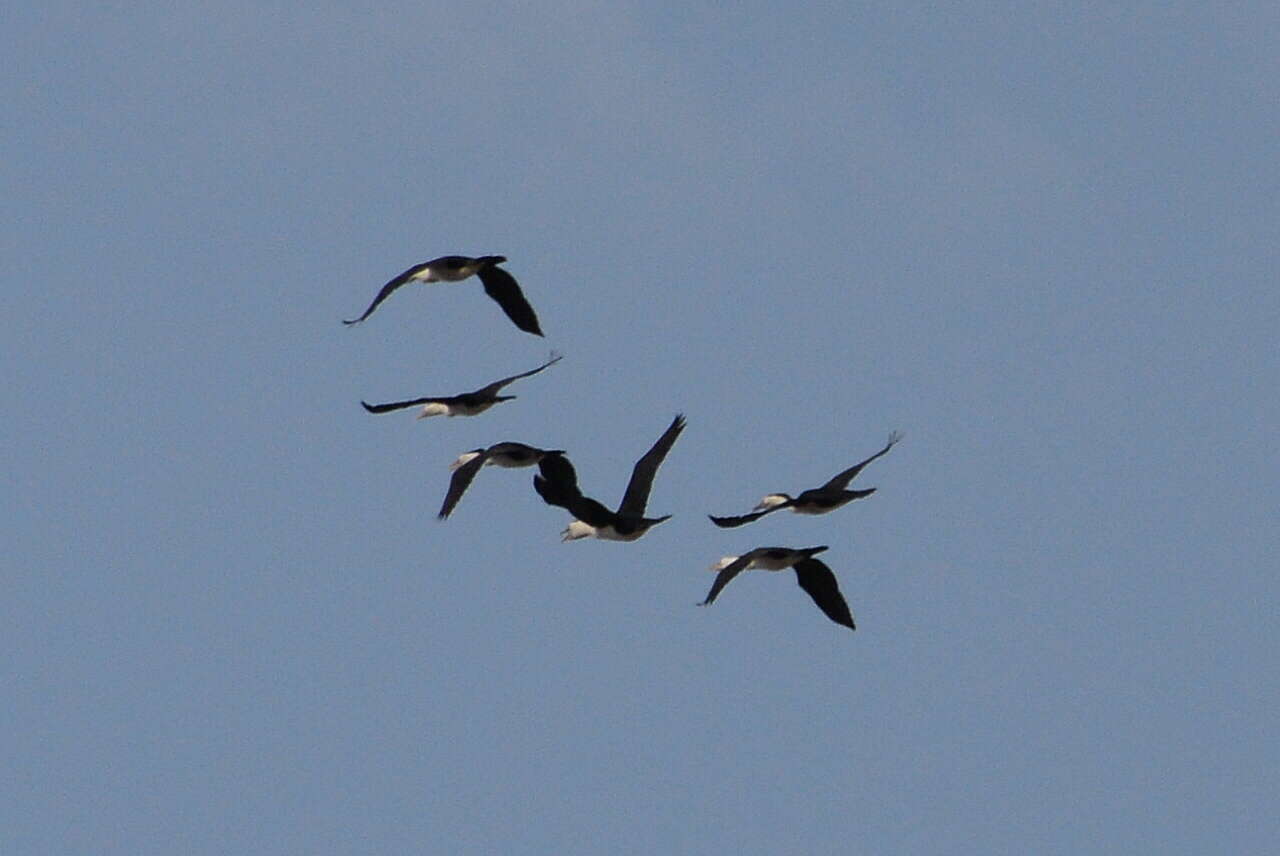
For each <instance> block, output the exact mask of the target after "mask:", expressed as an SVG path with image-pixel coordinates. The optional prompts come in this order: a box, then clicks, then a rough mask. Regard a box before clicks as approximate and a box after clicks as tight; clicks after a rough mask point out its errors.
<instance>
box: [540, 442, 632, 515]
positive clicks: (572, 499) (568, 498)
mask: <svg viewBox="0 0 1280 856" xmlns="http://www.w3.org/2000/svg"><path fill="white" fill-rule="evenodd" d="M533 489H534V490H536V491H537V492H538V496H540V497H542V500H543V502H545V503H547V504H548V505H555V506H558V507H560V508H563V509H564V510H565V511H567V512H569V513H570V514H572V515H573V516H574V517H576V518H577V519H578V520H581V521H582V522H583V523H589V524H590V525H592V526H607V525H609V524H610V523H612V522H613V521H614V513H613V512H612V511H610V510H609V509H607V508H605V507H604V505H602V504H601V503H599V502H597V501H596V500H594V499H591V498H590V497H587V496H583V495H582V491H580V490H579V489H578V474H577V472H576V471H575V470H574V468H573V464H571V463H570V462H569V459H568V458H566V457H565V456H564V455H563V454H560V453H554V454H550V455H546V456H544V457H543V459H542V460H541V461H539V462H538V475H536V476H534V477H533Z"/></svg>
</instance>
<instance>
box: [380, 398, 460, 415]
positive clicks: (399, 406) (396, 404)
mask: <svg viewBox="0 0 1280 856" xmlns="http://www.w3.org/2000/svg"><path fill="white" fill-rule="evenodd" d="M456 400H457V398H456V396H449V397H446V398H415V399H413V400H412V401H392V402H388V403H387V404H370V403H369V402H367V401H362V402H360V403H361V404H362V405H364V409H365V410H367V411H369V412H370V413H386V412H388V411H391V410H404V409H405V408H406V407H413V406H414V405H415V404H430V403H431V402H433V401H438V402H440V403H441V404H449V403H451V402H454V401H456Z"/></svg>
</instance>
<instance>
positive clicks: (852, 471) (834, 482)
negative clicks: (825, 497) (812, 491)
mask: <svg viewBox="0 0 1280 856" xmlns="http://www.w3.org/2000/svg"><path fill="white" fill-rule="evenodd" d="M901 439H902V433H901V432H899V431H894V432H893V433H892V434H890V435H889V442H888V443H885V444H884V448H883V449H881V450H880V451H878V452H876V453H875V454H874V455H872V456H871V457H869V458H867V459H866V460H865V461H861V462H859V463H856V464H854V465H853V466H851V467H849V469H847V470H845V471H844V472H841V473H837V474H836V475H835V476H833V477H832V479H831V481H829V482H827V483H826V484H824V485H823V486H822V487H823V489H824V490H844V489H845V487H846V486H847V485H848V484H849V482H851V481H853V477H854V476H856V475H857V474H858V473H860V472H862V468H863V467H865V466H866V465H867V464H869V463H871V462H872V461H874V460H875V459H876V458H878V457H880V456H881V455H885V454H888V452H889V450H890V449H892V448H893V447H894V446H895V445H896V444H897V442H898V441H899V440H901Z"/></svg>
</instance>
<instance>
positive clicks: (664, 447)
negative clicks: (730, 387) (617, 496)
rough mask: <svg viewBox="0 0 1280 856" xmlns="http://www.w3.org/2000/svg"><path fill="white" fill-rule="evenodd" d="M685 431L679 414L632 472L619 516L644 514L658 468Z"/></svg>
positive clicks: (682, 416)
mask: <svg viewBox="0 0 1280 856" xmlns="http://www.w3.org/2000/svg"><path fill="white" fill-rule="evenodd" d="M683 430H684V415H683V414H681V413H677V414H676V418H675V419H673V420H671V424H670V425H669V426H667V430H666V431H663V432H662V436H661V437H659V438H658V442H656V443H654V444H653V448H651V449H650V450H649V451H647V452H645V453H644V457H643V458H641V459H640V460H638V461H636V465H635V468H634V469H633V470H632V471H631V481H629V482H627V492H626V493H624V494H623V495H622V504H621V505H619V506H618V513H619V514H634V515H642V514H644V507H645V506H646V505H648V504H649V489H650V488H651V487H653V477H654V476H656V475H657V474H658V467H660V466H662V461H663V460H664V459H665V458H666V457H667V452H670V451H671V447H672V446H673V445H674V444H675V442H676V438H677V437H679V436H680V432H681V431H683ZM587 522H588V523H590V522H591V521H587Z"/></svg>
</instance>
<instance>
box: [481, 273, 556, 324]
mask: <svg viewBox="0 0 1280 856" xmlns="http://www.w3.org/2000/svg"><path fill="white" fill-rule="evenodd" d="M476 276H478V277H480V282H482V283H484V293H485V294H487V295H489V296H490V297H492V298H493V299H494V300H496V301H497V302H498V305H499V306H501V307H502V311H503V312H505V313H507V317H508V318H510V319H511V320H512V321H514V322H515V325H516V326H517V327H519V328H520V329H521V330H523V331H525V332H526V333H532V334H533V335H535V336H541V335H542V328H541V327H539V326H538V316H537V315H535V314H534V312H533V307H532V306H530V305H529V301H527V300H525V299H524V294H523V293H522V292H521V291H520V286H519V285H517V284H516V280H515V277H513V276H512V275H511V274H509V273H507V272H506V271H505V270H503V269H502V268H500V267H498V266H496V265H489V266H488V267H485V268H481V269H480V270H479V272H477V274H476Z"/></svg>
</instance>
